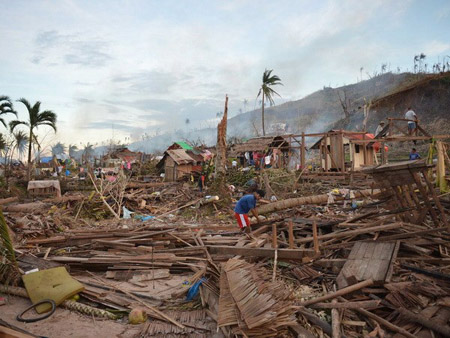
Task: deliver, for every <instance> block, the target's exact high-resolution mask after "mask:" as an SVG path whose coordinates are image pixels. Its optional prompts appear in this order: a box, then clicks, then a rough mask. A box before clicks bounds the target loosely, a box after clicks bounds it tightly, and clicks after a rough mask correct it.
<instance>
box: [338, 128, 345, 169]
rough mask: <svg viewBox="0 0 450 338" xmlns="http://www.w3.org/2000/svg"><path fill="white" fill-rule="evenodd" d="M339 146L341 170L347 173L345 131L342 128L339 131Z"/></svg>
mask: <svg viewBox="0 0 450 338" xmlns="http://www.w3.org/2000/svg"><path fill="white" fill-rule="evenodd" d="M339 148H340V153H341V163H340V165H341V172H342V173H345V150H344V132H343V131H342V130H340V133H339Z"/></svg>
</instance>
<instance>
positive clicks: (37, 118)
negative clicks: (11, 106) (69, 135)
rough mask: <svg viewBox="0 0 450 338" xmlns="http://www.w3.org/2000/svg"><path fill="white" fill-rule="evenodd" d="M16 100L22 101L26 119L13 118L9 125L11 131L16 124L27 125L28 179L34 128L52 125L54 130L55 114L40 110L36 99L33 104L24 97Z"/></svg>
mask: <svg viewBox="0 0 450 338" xmlns="http://www.w3.org/2000/svg"><path fill="white" fill-rule="evenodd" d="M18 102H22V103H23V104H24V105H25V107H26V108H27V110H28V121H19V120H14V121H11V122H10V123H9V127H10V129H11V132H13V131H14V129H15V128H16V127H17V126H18V125H21V124H23V125H25V126H27V127H28V129H29V131H30V133H29V138H28V180H29V179H30V174H31V145H32V143H33V142H36V141H37V138H36V135H35V134H34V130H35V129H37V128H38V127H39V126H49V127H52V128H53V130H54V131H55V132H56V114H55V113H54V112H52V111H51V110H44V111H42V112H41V111H40V108H41V102H40V101H37V102H36V103H35V104H34V105H33V106H31V104H30V103H29V102H28V101H27V100H26V99H24V98H21V99H20V100H18Z"/></svg>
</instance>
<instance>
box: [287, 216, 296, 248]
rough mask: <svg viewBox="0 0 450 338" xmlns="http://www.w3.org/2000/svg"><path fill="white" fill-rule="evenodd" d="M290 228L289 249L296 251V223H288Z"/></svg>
mask: <svg viewBox="0 0 450 338" xmlns="http://www.w3.org/2000/svg"><path fill="white" fill-rule="evenodd" d="M288 227H289V230H288V231H289V249H294V248H295V246H294V223H292V220H289V222H288Z"/></svg>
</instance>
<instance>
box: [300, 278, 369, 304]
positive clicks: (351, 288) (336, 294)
mask: <svg viewBox="0 0 450 338" xmlns="http://www.w3.org/2000/svg"><path fill="white" fill-rule="evenodd" d="M371 285H373V280H372V279H368V280H365V281H363V282H360V283H357V284H354V285H351V286H348V287H346V288H343V289H340V290H339V291H336V292H330V293H328V294H326V295H324V296H321V297H317V298H313V299H309V300H307V301H304V302H301V303H300V304H299V305H301V306H305V307H307V306H309V305H312V304H316V303H320V302H323V301H325V300H329V299H333V298H336V297H339V296H343V295H346V294H349V293H352V292H355V291H358V290H360V289H362V288H365V287H367V286H371Z"/></svg>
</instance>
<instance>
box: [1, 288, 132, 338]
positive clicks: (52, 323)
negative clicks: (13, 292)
mask: <svg viewBox="0 0 450 338" xmlns="http://www.w3.org/2000/svg"><path fill="white" fill-rule="evenodd" d="M2 297H5V296H4V295H2ZM30 305H31V303H30V301H28V300H26V299H24V298H21V297H14V296H10V297H8V302H7V303H6V304H5V305H2V306H0V318H1V319H2V320H4V321H6V322H8V323H9V324H12V325H15V326H17V327H20V328H22V329H24V330H26V331H28V332H31V333H33V334H35V335H39V336H43V337H49V338H64V337H73V338H101V337H108V338H110V337H111V338H112V337H119V338H131V337H134V336H135V335H136V334H137V333H138V332H139V331H140V329H141V325H129V324H125V322H122V321H123V320H122V321H118V322H114V321H112V320H99V319H98V318H96V319H94V318H89V317H87V316H83V315H79V314H77V313H75V312H71V311H69V310H65V309H62V308H57V309H56V311H55V313H54V314H53V315H52V316H50V317H49V318H47V319H44V320H41V321H39V322H36V323H22V322H19V321H17V320H16V316H17V315H18V314H19V313H20V312H22V311H23V310H25V309H26V308H27V307H28V306H30ZM27 314H29V315H30V316H31V315H32V314H33V312H32V311H30V312H29V313H27Z"/></svg>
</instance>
